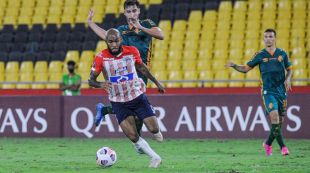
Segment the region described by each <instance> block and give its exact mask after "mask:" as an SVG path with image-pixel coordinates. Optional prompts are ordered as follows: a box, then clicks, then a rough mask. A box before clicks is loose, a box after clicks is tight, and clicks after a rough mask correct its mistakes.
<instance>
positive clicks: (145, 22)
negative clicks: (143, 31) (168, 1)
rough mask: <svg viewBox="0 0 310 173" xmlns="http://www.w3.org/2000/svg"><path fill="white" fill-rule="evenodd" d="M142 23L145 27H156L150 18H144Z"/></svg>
mask: <svg viewBox="0 0 310 173" xmlns="http://www.w3.org/2000/svg"><path fill="white" fill-rule="evenodd" d="M143 25H144V27H146V28H153V27H157V25H156V24H155V22H153V21H152V20H151V19H146V20H144V21H143Z"/></svg>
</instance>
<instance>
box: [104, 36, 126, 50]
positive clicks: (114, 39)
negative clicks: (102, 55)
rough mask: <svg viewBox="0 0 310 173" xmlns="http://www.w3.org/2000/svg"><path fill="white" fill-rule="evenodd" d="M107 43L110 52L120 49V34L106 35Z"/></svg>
mask: <svg viewBox="0 0 310 173" xmlns="http://www.w3.org/2000/svg"><path fill="white" fill-rule="evenodd" d="M106 42H107V45H108V47H109V50H110V51H111V52H112V53H117V52H119V50H120V47H121V43H122V39H121V37H120V36H118V35H116V34H111V35H108V36H107V40H106Z"/></svg>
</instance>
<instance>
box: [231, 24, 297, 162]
mask: <svg viewBox="0 0 310 173" xmlns="http://www.w3.org/2000/svg"><path fill="white" fill-rule="evenodd" d="M264 43H265V48H264V49H262V50H261V51H259V52H257V53H256V54H255V55H254V57H253V58H252V59H251V60H250V61H249V62H248V63H247V65H236V64H234V63H233V62H229V63H228V64H227V65H226V66H227V67H232V68H234V69H235V70H237V71H239V72H242V73H247V72H248V71H250V70H251V69H252V68H254V67H255V66H259V71H260V74H261V79H262V93H261V94H262V98H263V102H264V105H265V109H266V112H267V114H268V115H269V117H270V121H271V130H270V134H269V137H268V138H267V140H266V141H265V142H264V143H263V146H264V148H265V152H266V155H267V156H270V155H272V142H273V140H274V139H276V140H277V142H278V144H279V145H280V148H281V153H282V155H288V154H289V150H288V148H287V147H286V146H285V144H284V142H283V136H282V131H281V125H282V123H283V118H284V116H285V115H286V107H287V91H289V90H291V77H292V68H291V67H292V66H291V63H290V61H289V59H288V56H287V53H286V52H285V51H284V50H282V49H279V48H276V31H275V30H273V29H267V30H265V32H264Z"/></svg>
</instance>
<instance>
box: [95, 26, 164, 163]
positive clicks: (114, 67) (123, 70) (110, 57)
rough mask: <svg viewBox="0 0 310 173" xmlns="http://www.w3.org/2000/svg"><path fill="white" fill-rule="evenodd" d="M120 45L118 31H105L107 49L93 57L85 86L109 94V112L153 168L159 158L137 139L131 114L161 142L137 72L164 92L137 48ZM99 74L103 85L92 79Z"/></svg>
mask: <svg viewBox="0 0 310 173" xmlns="http://www.w3.org/2000/svg"><path fill="white" fill-rule="evenodd" d="M121 42H122V38H121V35H120V33H119V31H118V30H116V29H109V30H108V31H107V36H106V43H107V45H108V49H105V50H103V51H102V52H101V53H99V54H98V55H97V56H96V58H95V60H94V63H93V67H92V70H91V73H90V79H89V85H90V86H92V87H95V88H104V89H105V90H106V91H107V92H108V93H109V100H110V102H111V105H112V109H113V111H114V112H115V114H116V117H117V120H118V123H119V125H120V127H121V128H122V130H123V132H124V134H125V135H126V136H127V137H128V138H129V139H130V140H131V141H132V142H133V144H134V145H135V146H136V148H140V149H141V150H142V151H143V152H144V153H145V154H147V155H148V156H150V157H151V162H150V165H149V167H154V168H156V167H158V166H159V164H160V163H161V158H160V156H159V155H158V154H157V153H155V151H154V150H152V148H151V147H150V146H149V145H148V143H147V142H146V141H145V140H144V139H143V138H142V137H140V136H139V134H138V132H137V129H136V125H135V118H134V116H133V115H136V116H138V117H139V119H141V120H143V122H144V124H145V125H146V127H147V129H148V130H149V131H150V132H151V133H153V134H154V137H155V139H156V140H158V141H162V140H163V136H162V134H161V132H160V130H159V127H158V123H157V118H156V116H155V113H154V110H153V109H152V106H151V105H150V103H149V101H148V99H147V97H146V96H145V95H144V92H145V89H146V86H145V83H144V82H143V80H142V79H141V78H139V77H138V74H137V70H138V71H140V72H141V73H142V74H143V75H144V76H146V77H147V78H149V79H150V80H151V81H152V82H154V83H155V84H156V86H157V87H158V89H159V92H161V93H164V92H165V90H164V87H163V86H162V85H161V84H160V83H159V82H158V81H157V80H156V78H155V77H154V76H153V75H152V74H151V73H150V71H149V70H148V68H147V66H146V65H145V64H144V63H143V62H142V60H141V57H140V54H139V51H138V50H137V48H135V47H133V46H124V45H123V46H122V45H121ZM101 72H102V73H103V76H104V78H105V80H106V82H98V81H97V80H96V79H97V77H98V75H99V74H100V73H101Z"/></svg>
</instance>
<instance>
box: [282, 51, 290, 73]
mask: <svg viewBox="0 0 310 173" xmlns="http://www.w3.org/2000/svg"><path fill="white" fill-rule="evenodd" d="M283 61H284V67H285V68H286V69H289V68H291V66H292V63H291V62H290V60H289V58H288V56H287V53H286V52H283Z"/></svg>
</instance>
